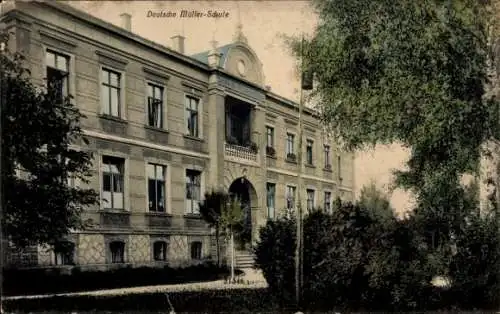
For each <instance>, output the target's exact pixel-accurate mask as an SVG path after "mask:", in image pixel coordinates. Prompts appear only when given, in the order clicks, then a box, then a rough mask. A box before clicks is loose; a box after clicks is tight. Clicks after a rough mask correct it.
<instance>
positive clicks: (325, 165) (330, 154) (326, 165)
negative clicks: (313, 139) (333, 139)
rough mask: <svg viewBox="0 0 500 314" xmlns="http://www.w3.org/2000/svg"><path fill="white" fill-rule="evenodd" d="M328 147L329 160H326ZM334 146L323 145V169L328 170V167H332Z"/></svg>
mask: <svg viewBox="0 0 500 314" xmlns="http://www.w3.org/2000/svg"><path fill="white" fill-rule="evenodd" d="M327 147H328V158H326V151H327V149H326V148H327ZM331 159H332V146H331V145H330V144H323V161H324V165H323V167H324V168H325V169H326V168H327V167H330V168H331V167H332V160H331Z"/></svg>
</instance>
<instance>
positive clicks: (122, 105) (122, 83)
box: [98, 64, 127, 120]
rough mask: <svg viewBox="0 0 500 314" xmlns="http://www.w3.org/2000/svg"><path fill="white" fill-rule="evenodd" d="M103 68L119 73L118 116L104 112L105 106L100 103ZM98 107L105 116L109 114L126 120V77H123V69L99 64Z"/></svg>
mask: <svg viewBox="0 0 500 314" xmlns="http://www.w3.org/2000/svg"><path fill="white" fill-rule="evenodd" d="M104 70H108V71H112V72H115V73H118V74H119V75H120V101H119V108H118V110H119V115H118V116H114V115H112V114H110V113H106V112H105V108H104V107H103V105H102V101H103V97H104V96H103V94H102V85H103V80H102V72H103V71H104ZM98 75H99V87H98V88H99V91H98V92H99V107H100V111H99V112H100V113H101V114H102V115H106V116H110V117H114V118H118V119H122V120H127V105H126V103H127V99H126V97H125V96H126V94H127V93H126V91H125V89H126V86H127V85H126V82H125V80H126V77H125V71H124V70H120V69H117V68H116V67H112V66H109V65H107V64H100V65H99V74H98Z"/></svg>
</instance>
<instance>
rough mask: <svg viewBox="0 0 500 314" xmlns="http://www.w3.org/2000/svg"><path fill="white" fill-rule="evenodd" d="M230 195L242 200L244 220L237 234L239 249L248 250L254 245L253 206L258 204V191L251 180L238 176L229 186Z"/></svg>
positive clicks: (237, 247) (236, 242) (236, 240)
mask: <svg viewBox="0 0 500 314" xmlns="http://www.w3.org/2000/svg"><path fill="white" fill-rule="evenodd" d="M228 192H229V195H230V196H231V197H236V198H237V199H239V200H240V202H241V207H242V211H243V213H242V216H243V217H242V218H243V219H242V222H241V224H240V225H239V226H238V228H237V230H235V231H236V234H235V245H236V249H237V250H247V249H250V248H251V245H252V206H256V205H257V193H256V191H255V189H254V187H253V185H252V183H251V182H250V181H248V179H246V178H245V177H241V178H238V179H236V180H234V181H233V183H231V185H230V186H229V190H228Z"/></svg>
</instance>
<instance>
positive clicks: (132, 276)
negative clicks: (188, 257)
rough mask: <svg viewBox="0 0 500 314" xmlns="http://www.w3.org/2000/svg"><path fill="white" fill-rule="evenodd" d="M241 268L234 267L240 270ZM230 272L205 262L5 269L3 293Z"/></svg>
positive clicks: (156, 282) (164, 281) (193, 279)
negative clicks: (112, 267) (102, 268)
mask: <svg viewBox="0 0 500 314" xmlns="http://www.w3.org/2000/svg"><path fill="white" fill-rule="evenodd" d="M240 273H241V271H237V274H240ZM228 275H229V269H228V268H227V267H217V266H216V265H214V264H213V263H205V264H201V265H196V266H189V267H185V268H170V267H168V266H166V267H163V268H153V267H138V268H132V267H129V266H128V267H124V268H119V269H115V270H108V271H80V270H79V268H77V267H75V268H73V270H72V272H71V274H61V273H60V270H59V269H56V268H55V269H4V271H3V277H4V280H3V293H4V295H6V296H12V295H33V294H52V293H67V292H79V291H90V290H102V289H115V288H125V287H136V286H147V285H165V284H179V283H187V282H200V281H211V280H218V279H222V278H224V277H227V276H228Z"/></svg>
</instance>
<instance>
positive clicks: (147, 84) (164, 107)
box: [144, 80, 168, 130]
mask: <svg viewBox="0 0 500 314" xmlns="http://www.w3.org/2000/svg"><path fill="white" fill-rule="evenodd" d="M151 85H153V86H155V87H160V88H162V90H163V92H162V98H163V104H162V112H161V118H162V126H161V128H157V127H155V126H151V125H149V88H150V86H151ZM145 88H146V92H145V93H144V94H145V101H144V102H145V109H144V110H145V112H146V114H145V121H144V124H145V125H147V126H148V127H150V128H157V129H161V130H167V129H168V114H167V108H168V106H167V96H168V93H167V86H166V85H165V84H164V83H163V84H162V83H160V82H157V81H153V80H146V81H145Z"/></svg>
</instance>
